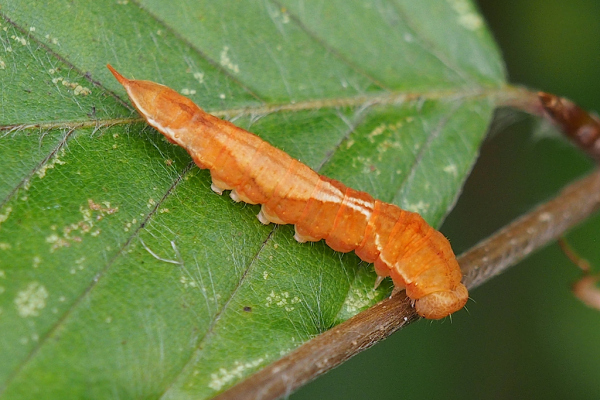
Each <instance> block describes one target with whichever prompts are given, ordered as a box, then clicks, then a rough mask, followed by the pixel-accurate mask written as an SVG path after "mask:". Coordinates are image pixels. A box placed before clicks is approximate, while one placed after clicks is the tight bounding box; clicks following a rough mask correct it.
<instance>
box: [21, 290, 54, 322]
mask: <svg viewBox="0 0 600 400" xmlns="http://www.w3.org/2000/svg"><path fill="white" fill-rule="evenodd" d="M47 298H48V291H47V290H46V288H45V287H44V285H42V284H40V283H39V282H31V283H30V284H29V285H27V288H25V289H24V290H21V291H20V292H18V293H17V296H16V297H15V306H16V308H17V312H18V313H19V315H20V316H21V317H22V318H27V317H37V316H38V315H40V310H42V309H43V308H44V307H46V299H47Z"/></svg>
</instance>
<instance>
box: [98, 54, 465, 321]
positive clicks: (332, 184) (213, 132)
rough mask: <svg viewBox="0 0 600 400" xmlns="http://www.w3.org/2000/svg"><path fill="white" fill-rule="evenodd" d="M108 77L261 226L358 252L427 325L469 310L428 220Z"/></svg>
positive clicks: (154, 88) (151, 90)
mask: <svg viewBox="0 0 600 400" xmlns="http://www.w3.org/2000/svg"><path fill="white" fill-rule="evenodd" d="M108 68H109V69H110V71H111V72H112V73H113V75H114V76H115V77H116V78H117V80H118V81H119V82H120V83H121V84H122V85H123V86H124V87H125V89H126V90H127V94H128V95H129V97H130V98H131V101H132V102H133V104H134V106H135V107H136V108H137V110H138V111H139V112H140V113H141V114H142V116H144V118H145V119H146V120H147V121H148V123H149V124H150V125H152V126H153V127H155V128H156V129H157V130H158V131H159V132H161V133H162V134H163V135H165V137H166V138H167V139H168V140H169V141H170V142H172V143H175V144H178V145H180V146H182V147H183V148H185V149H186V150H187V151H188V153H189V154H190V155H191V156H192V158H193V160H194V162H195V163H196V164H197V165H198V166H199V167H200V168H207V169H209V170H210V174H211V178H212V186H211V187H212V189H213V190H214V191H215V192H217V193H219V194H221V193H222V192H223V191H224V190H231V194H230V195H231V198H233V199H234V200H235V201H244V202H246V203H250V204H262V207H261V211H260V212H259V214H258V216H257V217H258V219H259V220H260V222H262V223H264V224H268V223H271V222H273V223H277V224H294V225H295V229H296V234H295V236H294V237H295V239H296V240H298V241H299V242H306V241H318V240H321V239H325V241H326V243H327V244H328V245H329V246H330V247H331V248H332V249H334V250H336V251H340V252H349V251H352V250H354V251H356V254H357V255H358V256H359V257H360V258H361V259H363V260H365V261H367V262H370V263H375V271H376V272H377V274H378V275H379V276H380V277H381V278H382V277H387V276H390V277H391V278H392V280H393V282H394V285H395V286H396V287H397V288H400V289H406V295H407V296H408V297H409V298H411V299H412V300H413V301H414V303H415V308H416V311H417V312H418V313H419V314H420V315H421V316H423V317H425V318H431V319H439V318H443V317H446V316H447V315H449V314H451V313H453V312H455V311H458V310H460V309H461V308H462V307H463V306H464V305H465V303H466V302H467V298H468V293H467V289H466V287H465V286H464V285H463V284H462V283H461V279H462V273H461V271H460V267H459V265H458V262H457V261H456V257H455V256H454V253H453V252H452V248H451V247H450V243H449V242H448V240H447V239H446V238H445V237H444V236H443V235H442V234H441V233H440V232H438V231H436V230H435V229H433V228H432V227H431V226H429V225H428V224H427V223H426V222H425V221H424V220H423V218H421V216H420V215H418V214H416V213H412V212H409V211H405V210H402V209H400V208H399V207H397V206H395V205H393V204H388V203H384V202H381V201H379V200H376V199H373V197H371V196H370V195H369V194H368V193H365V192H359V191H357V190H354V189H351V188H348V187H346V186H345V185H344V184H342V183H341V182H338V181H336V180H333V179H329V178H327V177H324V176H321V175H319V174H318V173H316V172H315V171H313V170H312V169H310V168H309V167H308V166H306V165H304V164H302V163H301V162H299V161H297V160H295V159H293V158H292V157H290V156H289V155H288V154H286V153H285V152H283V151H281V150H279V149H277V148H275V147H273V146H271V145H270V144H269V143H267V142H265V141H264V140H262V139H260V138H259V137H258V136H256V135H254V134H252V133H250V132H248V131H245V130H243V129H241V128H239V127H237V126H235V125H233V124H232V123H230V122H228V121H223V120H221V119H219V118H217V117H215V116H213V115H210V114H208V113H206V112H204V111H203V110H202V109H200V108H199V107H198V106H197V105H196V104H194V103H193V102H192V101H191V100H190V99H188V98H186V97H184V96H182V95H180V94H179V93H177V92H176V91H174V90H172V89H170V88H168V87H166V86H163V85H160V84H157V83H154V82H150V81H140V80H129V79H126V78H124V77H123V76H122V75H120V74H119V73H118V72H117V71H115V70H114V69H113V68H112V67H111V66H110V65H108Z"/></svg>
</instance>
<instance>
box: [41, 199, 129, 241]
mask: <svg viewBox="0 0 600 400" xmlns="http://www.w3.org/2000/svg"><path fill="white" fill-rule="evenodd" d="M87 205H88V207H87V208H86V207H85V206H80V207H79V212H80V213H81V216H82V219H81V220H80V221H78V222H75V223H72V224H69V225H67V226H65V227H63V229H62V235H59V234H58V233H52V234H50V235H49V236H47V237H46V243H50V244H51V245H52V246H51V247H50V252H51V253H53V252H54V251H55V250H57V249H59V248H61V247H69V246H71V244H73V243H80V242H81V241H82V240H83V237H84V236H85V235H86V234H90V235H91V236H93V237H96V236H98V235H99V234H100V229H96V230H94V231H92V228H94V225H95V224H96V223H98V222H100V221H101V220H102V219H103V218H104V217H105V216H106V215H111V214H114V213H116V212H118V211H119V207H111V204H110V202H108V201H104V202H102V204H98V203H95V202H94V201H93V200H92V199H88V204H87ZM50 228H51V229H52V230H56V229H57V227H56V226H54V225H53V226H51V227H50Z"/></svg>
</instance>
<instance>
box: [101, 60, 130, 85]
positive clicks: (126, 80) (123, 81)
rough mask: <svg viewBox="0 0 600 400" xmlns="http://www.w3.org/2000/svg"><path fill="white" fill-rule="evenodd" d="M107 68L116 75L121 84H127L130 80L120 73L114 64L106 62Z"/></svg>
mask: <svg viewBox="0 0 600 400" xmlns="http://www.w3.org/2000/svg"><path fill="white" fill-rule="evenodd" d="M106 68H108V70H109V71H110V72H111V73H112V74H113V75H114V77H115V78H117V80H118V81H119V83H120V84H121V85H123V86H125V84H126V83H128V82H129V79H127V78H125V77H124V76H123V75H121V74H120V73H118V72H117V70H116V69H114V68H113V67H112V65H110V64H106Z"/></svg>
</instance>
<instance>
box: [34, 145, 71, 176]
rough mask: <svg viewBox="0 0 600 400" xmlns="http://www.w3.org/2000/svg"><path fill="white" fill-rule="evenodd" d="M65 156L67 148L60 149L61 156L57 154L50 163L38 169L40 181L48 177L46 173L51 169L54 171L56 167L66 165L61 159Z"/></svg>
mask: <svg viewBox="0 0 600 400" xmlns="http://www.w3.org/2000/svg"><path fill="white" fill-rule="evenodd" d="M64 155H65V148H64V147H62V148H61V149H60V153H59V154H55V155H54V157H52V159H51V160H50V161H48V162H47V163H45V164H44V165H42V166H41V167H40V169H38V170H37V171H36V174H37V176H38V177H39V178H40V179H43V178H44V177H45V176H46V172H47V171H48V170H49V169H54V167H55V166H56V165H65V164H66V163H65V162H64V161H62V160H61V159H60V157H63V156H64Z"/></svg>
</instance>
